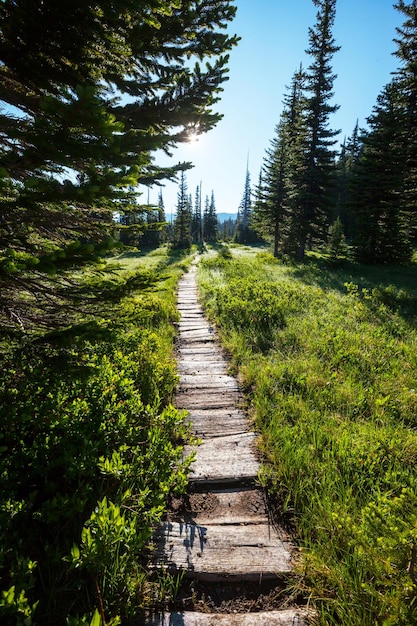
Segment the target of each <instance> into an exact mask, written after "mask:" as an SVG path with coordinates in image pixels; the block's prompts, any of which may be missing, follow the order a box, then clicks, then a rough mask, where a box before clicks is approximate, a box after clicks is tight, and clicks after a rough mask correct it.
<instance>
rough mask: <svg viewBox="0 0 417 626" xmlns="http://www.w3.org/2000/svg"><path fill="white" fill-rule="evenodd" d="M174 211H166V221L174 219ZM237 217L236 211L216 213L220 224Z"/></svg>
mask: <svg viewBox="0 0 417 626" xmlns="http://www.w3.org/2000/svg"><path fill="white" fill-rule="evenodd" d="M175 216H176V213H166V214H165V219H166V221H167V222H173V221H174V220H175ZM236 218H237V213H217V219H218V221H219V222H220V224H223V222H227V220H235V219H236Z"/></svg>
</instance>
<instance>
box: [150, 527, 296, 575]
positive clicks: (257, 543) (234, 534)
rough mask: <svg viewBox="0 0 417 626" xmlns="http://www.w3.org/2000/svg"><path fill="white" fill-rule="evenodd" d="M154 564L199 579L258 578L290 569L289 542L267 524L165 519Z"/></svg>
mask: <svg viewBox="0 0 417 626" xmlns="http://www.w3.org/2000/svg"><path fill="white" fill-rule="evenodd" d="M155 538H156V541H157V551H156V566H157V567H162V566H166V567H168V569H170V570H174V571H177V570H184V571H185V574H186V575H191V576H192V577H193V578H195V579H198V580H222V579H225V578H229V579H230V578H231V577H233V578H236V579H238V580H259V579H260V578H262V579H268V578H269V579H271V578H276V577H277V576H280V575H283V574H286V573H288V572H290V571H291V553H290V544H289V542H288V541H282V539H281V538H280V537H279V536H278V535H277V534H276V533H275V531H274V529H273V528H272V527H271V526H270V525H269V524H263V523H260V524H243V525H241V526H238V525H234V524H213V523H211V524H208V525H207V526H203V525H197V524H187V523H181V522H175V523H172V522H165V523H164V524H163V525H162V526H161V528H160V529H159V530H158V531H157V534H156V537H155Z"/></svg>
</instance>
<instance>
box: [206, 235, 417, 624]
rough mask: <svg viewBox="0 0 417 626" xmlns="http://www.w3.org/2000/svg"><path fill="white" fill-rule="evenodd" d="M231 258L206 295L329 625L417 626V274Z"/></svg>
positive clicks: (212, 273)
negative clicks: (416, 624)
mask: <svg viewBox="0 0 417 626" xmlns="http://www.w3.org/2000/svg"><path fill="white" fill-rule="evenodd" d="M232 251H233V254H231V250H230V249H226V248H225V249H223V250H220V252H219V253H218V254H216V255H210V256H209V255H207V257H206V258H205V259H203V261H202V262H201V264H200V271H199V287H200V291H201V294H202V298H203V302H204V306H205V308H206V311H207V314H208V315H209V317H210V318H211V319H213V320H215V321H216V323H217V325H218V328H219V333H220V337H221V340H222V342H223V344H224V346H225V348H226V350H227V352H228V353H229V355H230V358H231V368H232V369H233V371H234V372H235V373H237V374H238V375H239V378H240V381H241V384H242V387H243V389H244V391H245V395H246V400H247V408H248V412H249V415H250V416H251V418H252V420H253V423H254V427H255V429H256V430H257V431H258V433H259V445H260V448H261V450H262V453H263V456H264V462H263V470H262V476H261V481H262V483H263V484H264V486H265V487H266V489H267V490H268V492H269V494H270V497H271V501H273V502H274V503H275V505H276V507H277V509H278V510H279V512H280V515H282V517H283V518H284V519H286V520H287V521H288V524H289V525H291V526H292V527H293V530H294V535H295V537H296V538H297V542H298V546H299V559H298V563H297V566H296V570H295V576H294V579H293V581H292V583H291V584H293V586H294V593H295V594H297V593H301V594H302V595H303V596H304V597H307V598H309V599H310V601H311V604H312V606H314V608H315V610H316V622H317V624H321V625H323V626H324V625H336V624H343V626H358V624H361V626H371V625H372V626H375V625H376V624H378V625H381V626H393V625H394V624H395V625H396V626H400V625H403V626H406V625H407V626H409V625H410V624H413V623H417V569H416V568H417V472H416V460H417V433H416V427H417V324H416V322H417V280H416V279H417V267H416V265H415V264H414V265H410V266H408V267H391V268H389V267H386V268H385V267H364V266H359V265H356V264H350V263H349V262H347V261H346V262H345V264H344V265H342V266H334V265H333V264H331V263H329V262H328V259H326V258H325V257H324V256H320V255H315V256H313V255H311V256H310V257H309V259H308V260H307V262H306V263H304V264H302V265H301V264H300V265H297V264H291V265H286V264H283V263H281V262H279V261H278V260H276V259H274V257H273V256H272V255H270V254H269V253H267V252H265V251H257V250H256V249H250V248H242V247H241V248H239V250H238V253H237V252H236V251H235V250H232Z"/></svg>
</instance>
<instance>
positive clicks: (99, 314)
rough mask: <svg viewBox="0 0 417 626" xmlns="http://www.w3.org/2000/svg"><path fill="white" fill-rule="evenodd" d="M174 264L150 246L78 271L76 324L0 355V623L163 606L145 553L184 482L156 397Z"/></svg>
mask: <svg viewBox="0 0 417 626" xmlns="http://www.w3.org/2000/svg"><path fill="white" fill-rule="evenodd" d="M188 263H189V258H187V257H184V258H183V259H182V258H181V257H180V256H179V255H178V254H177V255H170V254H169V252H168V249H167V248H162V249H159V250H157V251H154V252H153V253H150V254H147V255H143V254H133V255H122V256H121V257H119V258H117V259H113V260H111V261H110V262H109V263H108V265H107V267H106V268H103V267H102V268H101V269H100V271H99V272H93V271H84V272H78V273H77V274H76V275H75V279H76V281H77V282H78V285H79V289H80V291H81V294H82V296H81V299H80V309H79V310H78V314H74V313H73V318H74V315H75V317H78V320H77V322H78V323H76V324H73V325H72V326H70V327H69V328H67V329H65V330H61V331H55V332H52V333H50V334H49V335H48V334H46V335H45V334H43V335H42V334H40V335H37V336H36V337H35V335H33V336H32V337H30V336H27V337H25V338H23V340H22V341H21V342H20V343H19V342H16V344H15V345H14V346H13V347H10V346H9V348H8V349H7V350H3V351H2V353H1V359H2V363H1V365H2V372H3V376H2V380H1V384H0V408H1V414H2V432H1V434H0V474H1V483H0V547H1V552H0V577H1V589H2V595H1V597H0V621H1V623H2V624H16V623H23V621H24V620H26V621H25V622H24V623H27V624H31V623H33V624H43V625H45V624H66V623H68V624H74V625H75V624H77V625H78V624H82V623H86V624H90V621H91V619H92V616H93V614H94V613H95V618H94V619H96V622H94V623H100V619H101V620H102V621H103V622H104V621H106V623H108V624H110V623H111V624H116V623H118V616H124V617H125V618H126V617H128V616H130V615H137V612H138V610H139V609H140V608H141V607H143V606H146V605H147V604H148V603H149V602H151V603H152V602H158V601H164V600H165V598H164V597H162V596H163V595H164V594H165V592H169V582H167V581H166V580H164V581H162V587H161V586H158V585H155V584H153V583H152V581H150V580H149V577H148V575H147V571H146V564H147V556H146V547H147V545H148V543H149V539H150V536H151V533H152V527H153V525H154V524H155V523H156V522H157V521H158V520H159V519H160V518H161V515H162V514H163V512H164V509H165V505H166V501H167V495H168V493H169V492H170V491H171V490H176V489H180V490H181V489H182V488H184V485H185V484H186V474H187V464H184V463H182V461H181V456H182V454H181V453H182V446H181V443H182V439H183V438H184V437H186V436H187V433H186V430H185V428H184V425H183V419H182V416H181V415H180V414H179V413H178V412H177V411H176V410H174V409H173V408H172V407H170V406H169V401H170V399H171V397H172V394H173V390H174V388H175V386H176V381H177V375H176V369H175V362H174V359H173V354H172V349H173V336H174V327H173V324H172V322H173V321H175V320H176V319H177V317H178V314H177V311H176V300H175V289H176V284H177V280H178V278H179V276H180V275H181V273H182V272H183V270H184V268H185V267H186V265H187V264H188ZM97 294H98V297H97ZM81 306H82V309H83V310H82V313H81V312H80V311H81ZM173 584H175V583H173ZM67 616H68V620H69V621H68V622H67ZM19 620H20V621H19Z"/></svg>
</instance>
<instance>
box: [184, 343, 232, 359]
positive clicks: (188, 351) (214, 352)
mask: <svg viewBox="0 0 417 626" xmlns="http://www.w3.org/2000/svg"><path fill="white" fill-rule="evenodd" d="M178 354H181V356H182V357H184V358H191V357H195V356H199V355H201V356H202V357H204V356H216V358H217V359H218V360H219V361H220V360H222V361H224V362H225V363H226V360H225V358H224V356H223V351H222V349H221V348H220V347H219V346H208V345H207V344H205V343H202V344H201V346H199V345H197V344H194V343H193V344H191V345H190V346H189V345H180V346H179V347H178Z"/></svg>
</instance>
